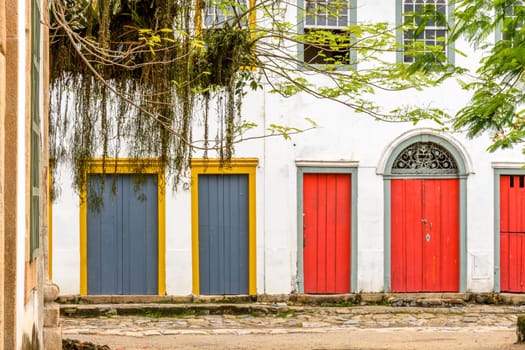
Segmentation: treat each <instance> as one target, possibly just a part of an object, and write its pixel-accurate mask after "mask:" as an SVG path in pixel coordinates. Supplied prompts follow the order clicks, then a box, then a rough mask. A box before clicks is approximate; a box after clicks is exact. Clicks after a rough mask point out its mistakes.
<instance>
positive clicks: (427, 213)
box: [391, 179, 459, 292]
mask: <svg viewBox="0 0 525 350" xmlns="http://www.w3.org/2000/svg"><path fill="white" fill-rule="evenodd" d="M391 289H392V291H393V292H434V291H435V292H454V291H458V290H459V181H458V180H457V179H394V180H392V182H391Z"/></svg>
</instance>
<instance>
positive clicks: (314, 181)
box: [303, 174, 352, 294]
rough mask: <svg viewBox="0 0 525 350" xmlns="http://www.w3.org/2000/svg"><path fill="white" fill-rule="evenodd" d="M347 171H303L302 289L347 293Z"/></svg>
mask: <svg viewBox="0 0 525 350" xmlns="http://www.w3.org/2000/svg"><path fill="white" fill-rule="evenodd" d="M351 198H352V196H351V175H350V174H304V177H303V208H304V212H303V272H304V292H305V293H319V294H325V293H349V292H350V268H351V267H350V251H351V247H350V245H351V238H350V237H351V234H350V232H351Z"/></svg>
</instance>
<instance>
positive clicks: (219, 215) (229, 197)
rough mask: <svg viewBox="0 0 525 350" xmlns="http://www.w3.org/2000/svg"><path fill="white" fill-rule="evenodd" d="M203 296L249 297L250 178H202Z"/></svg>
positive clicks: (201, 258)
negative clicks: (231, 295) (239, 295)
mask: <svg viewBox="0 0 525 350" xmlns="http://www.w3.org/2000/svg"><path fill="white" fill-rule="evenodd" d="M199 284H200V293H201V294H248V175H199Z"/></svg>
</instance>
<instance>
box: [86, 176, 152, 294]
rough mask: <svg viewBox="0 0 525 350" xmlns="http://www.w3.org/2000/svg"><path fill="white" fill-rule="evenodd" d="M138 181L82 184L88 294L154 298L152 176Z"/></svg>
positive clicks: (117, 178)
mask: <svg viewBox="0 0 525 350" xmlns="http://www.w3.org/2000/svg"><path fill="white" fill-rule="evenodd" d="M140 180H141V181H138V179H137V178H136V177H134V176H132V175H116V176H106V178H105V182H104V186H101V184H102V177H101V176H100V175H90V176H89V178H88V184H87V186H88V187H87V191H88V203H87V207H88V211H87V260H88V261H87V280H88V281H87V287H88V294H157V293H158V200H157V198H158V197H157V196H158V193H157V176H156V175H145V176H144V179H142V178H141V179H140ZM142 180H144V181H142Z"/></svg>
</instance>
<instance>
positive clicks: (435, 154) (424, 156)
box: [392, 142, 458, 174]
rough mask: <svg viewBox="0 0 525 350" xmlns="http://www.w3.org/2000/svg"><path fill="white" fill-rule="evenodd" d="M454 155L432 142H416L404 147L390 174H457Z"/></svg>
mask: <svg viewBox="0 0 525 350" xmlns="http://www.w3.org/2000/svg"><path fill="white" fill-rule="evenodd" d="M457 173H458V166H457V164H456V161H455V160H454V157H452V155H451V154H450V153H449V152H448V151H447V150H446V149H445V148H443V147H442V146H440V145H438V144H437V143H434V142H416V143H413V144H411V145H410V146H408V147H407V148H405V149H404V150H403V151H402V152H401V153H400V154H399V155H398V156H397V158H396V160H395V161H394V164H393V165H392V174H457Z"/></svg>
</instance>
